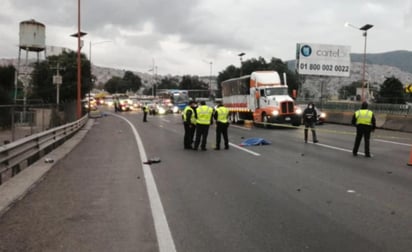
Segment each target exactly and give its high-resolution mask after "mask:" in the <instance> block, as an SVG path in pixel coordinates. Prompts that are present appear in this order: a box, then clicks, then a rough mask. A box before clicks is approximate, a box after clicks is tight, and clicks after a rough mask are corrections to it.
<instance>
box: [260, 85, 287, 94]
mask: <svg viewBox="0 0 412 252" xmlns="http://www.w3.org/2000/svg"><path fill="white" fill-rule="evenodd" d="M265 92H266V96H270V95H288V88H287V87H278V88H266V89H265Z"/></svg>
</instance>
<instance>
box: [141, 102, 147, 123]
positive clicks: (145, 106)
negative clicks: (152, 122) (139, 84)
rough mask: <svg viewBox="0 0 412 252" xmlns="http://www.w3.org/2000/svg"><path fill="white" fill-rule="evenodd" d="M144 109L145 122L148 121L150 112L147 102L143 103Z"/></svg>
mask: <svg viewBox="0 0 412 252" xmlns="http://www.w3.org/2000/svg"><path fill="white" fill-rule="evenodd" d="M142 110H143V122H147V113H149V107H148V106H147V104H145V105H143V107H142Z"/></svg>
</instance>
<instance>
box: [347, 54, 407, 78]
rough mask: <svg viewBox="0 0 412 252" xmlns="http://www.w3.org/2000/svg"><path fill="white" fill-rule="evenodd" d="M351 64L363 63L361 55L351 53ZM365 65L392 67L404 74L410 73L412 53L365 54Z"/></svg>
mask: <svg viewBox="0 0 412 252" xmlns="http://www.w3.org/2000/svg"><path fill="white" fill-rule="evenodd" d="M351 61H352V62H363V54H362V53H352V54H351ZM366 63H367V64H374V65H386V66H394V67H397V68H399V69H400V70H402V71H404V72H409V73H412V52H410V51H393V52H385V53H367V54H366Z"/></svg>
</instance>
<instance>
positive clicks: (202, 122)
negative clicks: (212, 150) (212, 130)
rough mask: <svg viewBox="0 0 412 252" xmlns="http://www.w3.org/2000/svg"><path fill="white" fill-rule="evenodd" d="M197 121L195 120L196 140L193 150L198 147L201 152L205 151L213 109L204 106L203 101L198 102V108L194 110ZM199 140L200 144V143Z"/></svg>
mask: <svg viewBox="0 0 412 252" xmlns="http://www.w3.org/2000/svg"><path fill="white" fill-rule="evenodd" d="M196 114H197V120H196V140H195V146H194V148H193V149H194V150H197V149H198V147H199V144H200V147H201V149H202V150H203V151H205V150H207V149H206V143H207V135H208V133H209V126H210V125H211V124H212V123H213V117H212V114H213V109H212V108H211V107H209V106H207V105H206V102H205V101H201V102H200V106H199V107H198V108H197V109H196ZM200 140H202V142H201V143H200Z"/></svg>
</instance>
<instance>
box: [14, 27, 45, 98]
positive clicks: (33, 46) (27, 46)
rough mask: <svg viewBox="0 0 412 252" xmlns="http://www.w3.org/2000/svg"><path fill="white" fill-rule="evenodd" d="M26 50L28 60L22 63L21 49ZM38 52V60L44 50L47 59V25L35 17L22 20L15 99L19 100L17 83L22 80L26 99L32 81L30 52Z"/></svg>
mask: <svg viewBox="0 0 412 252" xmlns="http://www.w3.org/2000/svg"><path fill="white" fill-rule="evenodd" d="M22 50H24V51H26V60H25V61H24V63H23V64H21V51H22ZM31 52H34V53H36V54H37V62H39V55H40V53H41V52H44V58H45V59H46V26H45V25H44V24H42V23H39V22H37V21H35V20H34V19H31V20H27V21H22V22H20V32H19V57H18V59H17V73H16V75H17V78H16V81H15V92H14V100H15V101H16V100H17V89H18V87H17V83H18V80H21V82H22V83H23V91H24V101H25V100H26V91H27V88H28V85H29V82H30V73H31V67H30V66H29V53H31Z"/></svg>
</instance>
